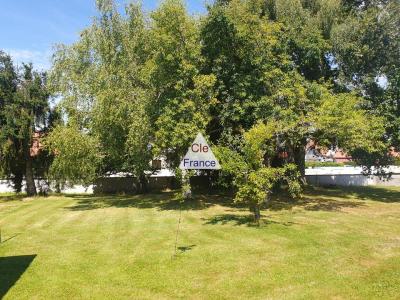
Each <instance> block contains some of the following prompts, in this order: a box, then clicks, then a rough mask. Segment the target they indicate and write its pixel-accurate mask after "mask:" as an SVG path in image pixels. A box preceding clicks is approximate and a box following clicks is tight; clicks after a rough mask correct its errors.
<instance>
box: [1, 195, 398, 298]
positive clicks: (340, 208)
mask: <svg viewBox="0 0 400 300" xmlns="http://www.w3.org/2000/svg"><path fill="white" fill-rule="evenodd" d="M178 217H179V205H178V203H177V202H176V201H175V200H174V195H173V194H172V193H164V194H157V195H147V196H102V197H94V196H57V197H56V196H52V197H48V198H23V197H18V198H17V197H16V196H14V195H10V194H8V195H1V196H0V225H1V229H2V235H3V236H2V239H3V243H2V244H0V298H1V296H2V295H5V299H89V298H90V299H177V298H181V299H376V298H380V299H399V297H400V189H399V188H396V189H395V188H390V189H383V188H372V187H371V188H353V189H315V190H309V191H308V192H307V193H306V195H305V197H304V198H303V199H301V200H299V201H295V202H290V201H287V200H286V199H275V200H274V202H273V203H272V205H271V207H270V208H269V209H267V210H264V211H263V224H262V225H261V227H259V228H258V227H254V226H252V223H251V218H249V216H248V212H247V210H246V209H245V208H238V207H235V206H232V205H231V204H230V202H229V201H228V199H226V198H223V197H218V196H202V197H197V198H196V200H195V201H192V202H188V203H186V204H184V205H183V211H182V223H181V234H180V236H179V240H178V246H179V248H178V255H177V256H176V257H175V258H172V255H173V252H174V242H175V231H176V227H177V221H178Z"/></svg>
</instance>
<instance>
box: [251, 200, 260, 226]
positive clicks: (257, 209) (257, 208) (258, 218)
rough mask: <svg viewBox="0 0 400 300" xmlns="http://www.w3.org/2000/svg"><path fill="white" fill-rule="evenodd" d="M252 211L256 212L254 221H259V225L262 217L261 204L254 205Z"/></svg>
mask: <svg viewBox="0 0 400 300" xmlns="http://www.w3.org/2000/svg"><path fill="white" fill-rule="evenodd" d="M252 211H253V214H254V222H255V223H257V225H260V219H261V212H260V206H259V205H254V206H253V207H252Z"/></svg>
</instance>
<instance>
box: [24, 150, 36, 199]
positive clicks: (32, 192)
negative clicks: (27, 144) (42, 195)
mask: <svg viewBox="0 0 400 300" xmlns="http://www.w3.org/2000/svg"><path fill="white" fill-rule="evenodd" d="M25 168H26V169H25V181H26V193H27V194H28V196H36V195H37V192H36V185H35V179H34V177H33V167H32V158H31V157H30V156H28V158H27V160H26V167H25Z"/></svg>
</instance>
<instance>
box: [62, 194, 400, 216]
mask: <svg viewBox="0 0 400 300" xmlns="http://www.w3.org/2000/svg"><path fill="white" fill-rule="evenodd" d="M65 196H66V197H70V198H73V199H75V200H77V202H76V204H75V205H73V206H70V207H66V209H69V210H91V209H100V208H107V207H120V208H123V207H134V208H140V209H145V208H157V209H159V210H179V209H180V208H181V209H183V210H202V209H207V208H209V207H211V206H214V205H221V206H225V207H231V208H234V209H235V210H241V209H242V208H246V206H245V205H238V204H234V203H233V199H232V196H228V195H195V196H194V198H193V199H191V200H186V201H184V202H183V203H181V202H180V200H179V192H165V193H159V194H146V195H133V196H132V195H112V196H110V195H65ZM360 200H372V201H379V202H386V203H393V202H400V191H399V190H395V189H390V188H380V187H340V188H332V187H330V188H321V187H307V188H306V190H305V192H304V196H303V197H302V198H300V199H295V200H293V199H290V197H288V196H287V195H286V194H285V193H283V192H282V193H276V194H275V195H274V196H273V198H272V200H271V201H270V202H269V203H268V205H267V208H268V209H270V210H274V211H278V210H290V209H292V208H293V207H301V208H303V209H305V210H310V211H340V210H342V209H343V208H356V207H362V206H365V203H363V201H360ZM237 222H238V223H240V222H241V221H240V220H238V221H237ZM246 222H247V221H246Z"/></svg>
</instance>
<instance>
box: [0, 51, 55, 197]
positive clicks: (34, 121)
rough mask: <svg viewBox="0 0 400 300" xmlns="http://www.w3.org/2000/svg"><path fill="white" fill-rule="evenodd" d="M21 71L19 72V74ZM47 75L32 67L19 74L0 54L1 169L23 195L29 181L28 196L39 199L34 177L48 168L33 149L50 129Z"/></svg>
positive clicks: (42, 152)
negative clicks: (23, 188)
mask: <svg viewBox="0 0 400 300" xmlns="http://www.w3.org/2000/svg"><path fill="white" fill-rule="evenodd" d="M19 71H20V72H19ZM48 100H49V93H48V91H47V88H46V74H45V73H39V72H35V71H34V70H33V68H32V65H31V64H23V67H22V70H17V69H16V68H15V67H14V65H13V63H12V61H11V58H10V57H9V56H8V55H7V54H5V53H4V52H0V107H1V110H0V129H1V130H0V169H1V171H2V172H3V173H4V174H5V175H6V176H7V177H10V178H11V179H12V180H13V182H14V188H15V190H16V191H17V192H19V191H21V186H22V179H23V177H25V180H26V191H27V193H28V195H36V193H37V191H36V186H35V181H34V177H35V176H38V175H43V174H40V171H43V167H44V166H47V165H48V163H47V162H48V160H49V159H50V157H47V158H46V159H45V160H43V159H41V158H40V157H41V156H43V155H45V156H46V155H47V154H46V152H45V151H39V152H37V151H36V152H35V151H33V149H32V145H33V142H34V139H35V138H38V137H40V135H41V134H43V133H44V132H45V131H46V130H47V129H48V128H49V126H51V120H52V115H51V112H50V109H49V102H48Z"/></svg>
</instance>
